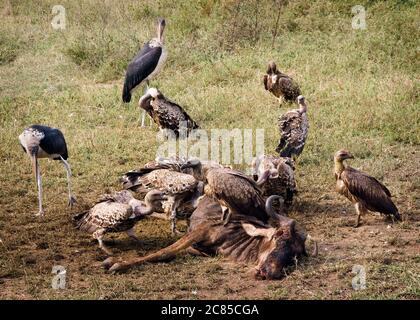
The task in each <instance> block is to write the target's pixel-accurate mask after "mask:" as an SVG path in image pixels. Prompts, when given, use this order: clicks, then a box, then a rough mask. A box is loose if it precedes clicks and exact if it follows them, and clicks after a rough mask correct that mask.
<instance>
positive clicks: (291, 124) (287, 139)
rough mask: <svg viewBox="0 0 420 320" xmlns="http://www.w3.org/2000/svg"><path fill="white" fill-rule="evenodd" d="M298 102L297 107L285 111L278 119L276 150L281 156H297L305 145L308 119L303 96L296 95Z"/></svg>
mask: <svg viewBox="0 0 420 320" xmlns="http://www.w3.org/2000/svg"><path fill="white" fill-rule="evenodd" d="M298 104H299V106H300V108H299V109H295V110H291V111H288V112H286V113H285V114H283V115H282V116H280V117H279V120H278V125H279V131H280V141H279V144H278V146H277V148H276V151H277V152H278V153H279V154H280V156H281V157H288V158H292V157H297V156H299V155H300V154H301V153H302V151H303V148H304V147H305V142H306V138H307V136H308V130H309V121H308V117H307V115H306V102H305V98H304V97H303V96H299V97H298Z"/></svg>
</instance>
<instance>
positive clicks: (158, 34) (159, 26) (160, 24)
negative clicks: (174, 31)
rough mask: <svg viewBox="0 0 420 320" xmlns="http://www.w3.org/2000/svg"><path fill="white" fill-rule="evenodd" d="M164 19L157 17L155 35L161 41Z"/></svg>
mask: <svg viewBox="0 0 420 320" xmlns="http://www.w3.org/2000/svg"><path fill="white" fill-rule="evenodd" d="M165 25H166V22H165V19H159V21H158V31H157V37H158V39H159V42H162V41H163V31H164V30H165Z"/></svg>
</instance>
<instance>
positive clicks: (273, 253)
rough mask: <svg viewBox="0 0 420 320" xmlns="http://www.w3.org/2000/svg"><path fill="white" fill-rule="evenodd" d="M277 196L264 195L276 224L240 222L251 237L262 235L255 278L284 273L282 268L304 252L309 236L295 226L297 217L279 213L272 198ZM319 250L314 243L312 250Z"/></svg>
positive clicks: (270, 276)
mask: <svg viewBox="0 0 420 320" xmlns="http://www.w3.org/2000/svg"><path fill="white" fill-rule="evenodd" d="M279 198H280V199H281V197H279V196H271V197H269V198H268V199H267V202H266V209H267V213H269V214H270V215H273V216H274V217H275V218H276V219H277V221H278V225H277V226H275V227H270V228H259V227H256V226H254V225H251V224H247V223H243V224H242V227H243V228H244V230H245V232H246V233H247V234H248V235H250V236H253V237H257V236H260V237H265V242H264V243H263V245H262V246H261V252H260V253H259V258H258V265H257V266H256V271H255V274H254V276H255V278H256V279H262V280H265V279H268V280H271V279H280V278H282V277H283V276H284V275H285V270H284V269H285V268H286V267H288V266H290V265H293V264H294V263H295V261H296V259H299V258H300V257H302V256H307V253H306V249H305V242H306V240H307V239H310V237H309V236H308V235H307V234H306V233H305V232H303V231H301V230H298V229H297V228H296V221H295V220H293V219H290V218H287V217H284V216H281V215H279V214H276V213H275V212H274V210H273V208H272V202H273V200H275V199H279ZM317 252H318V247H317V244H316V243H315V248H314V252H313V254H314V255H316V254H317Z"/></svg>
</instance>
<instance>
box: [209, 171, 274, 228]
mask: <svg viewBox="0 0 420 320" xmlns="http://www.w3.org/2000/svg"><path fill="white" fill-rule="evenodd" d="M204 193H205V194H206V195H207V196H210V197H212V198H214V199H217V200H218V201H219V202H220V204H221V205H222V206H225V207H227V208H229V209H230V210H231V212H232V214H242V215H249V216H254V217H256V218H258V219H260V220H262V221H267V220H268V215H267V213H266V212H265V202H264V198H263V196H262V192H261V190H260V189H259V187H258V186H257V184H256V182H255V181H254V180H253V179H252V178H250V177H248V176H246V175H245V174H243V173H242V172H239V171H236V170H232V169H229V168H215V169H209V170H208V171H207V174H206V185H205V187H204Z"/></svg>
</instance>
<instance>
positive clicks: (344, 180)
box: [334, 150, 401, 227]
mask: <svg viewBox="0 0 420 320" xmlns="http://www.w3.org/2000/svg"><path fill="white" fill-rule="evenodd" d="M346 159H353V156H352V155H351V154H350V152H348V151H346V150H340V151H337V152H336V154H335V155H334V173H335V179H336V190H337V192H338V193H339V194H342V195H343V196H345V197H346V198H347V199H349V200H350V201H351V202H352V203H354V206H355V208H356V213H357V219H356V224H355V227H358V226H359V225H360V218H361V216H362V215H363V214H365V213H366V212H367V211H368V210H369V211H372V212H380V213H383V214H385V215H389V216H391V217H393V218H395V219H396V220H399V221H401V216H400V214H399V212H398V209H397V207H396V206H395V204H394V202H392V200H391V192H390V191H389V190H388V188H387V187H385V186H384V185H383V184H382V183H381V182H379V181H378V180H376V179H375V178H374V177H371V176H369V175H367V174H366V173H363V172H361V171H359V170H356V169H354V168H352V167H350V166H345V165H344V160H346Z"/></svg>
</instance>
